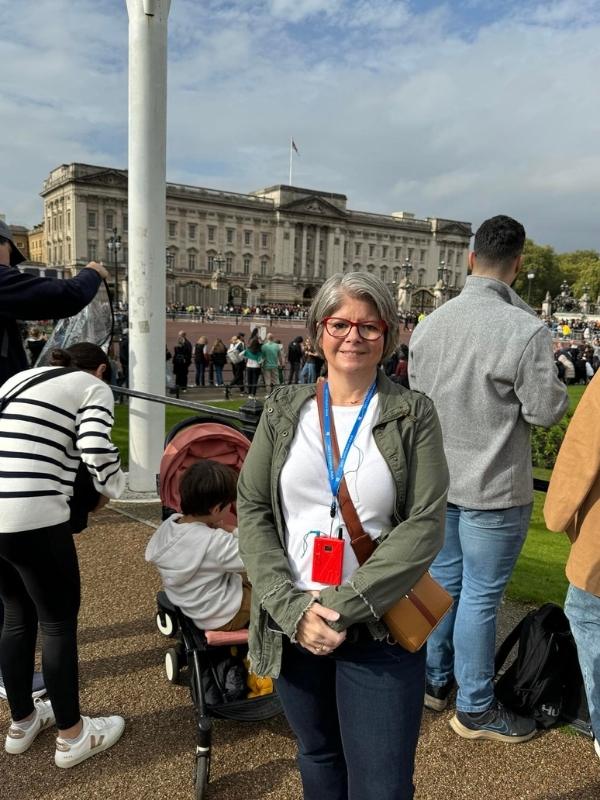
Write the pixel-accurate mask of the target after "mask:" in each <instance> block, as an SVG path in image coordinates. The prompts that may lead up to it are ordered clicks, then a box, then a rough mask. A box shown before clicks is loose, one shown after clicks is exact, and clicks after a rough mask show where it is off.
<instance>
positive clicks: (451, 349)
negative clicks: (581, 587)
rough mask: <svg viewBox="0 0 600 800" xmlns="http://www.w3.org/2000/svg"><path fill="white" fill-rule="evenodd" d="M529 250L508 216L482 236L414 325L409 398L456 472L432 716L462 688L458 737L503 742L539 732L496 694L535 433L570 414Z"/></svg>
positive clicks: (432, 674)
mask: <svg viewBox="0 0 600 800" xmlns="http://www.w3.org/2000/svg"><path fill="white" fill-rule="evenodd" d="M524 244H525V230H524V228H523V226H522V225H521V224H520V223H518V222H517V221H516V220H514V219H511V218H510V217H506V216H497V217H493V218H492V219H489V220H486V221H485V222H484V223H483V224H482V225H481V227H480V228H479V230H478V231H477V233H476V234H475V242H474V248H473V252H471V253H469V266H470V268H471V275H470V276H469V277H468V278H467V281H466V283H465V288H464V289H463V291H462V292H461V294H460V295H459V296H458V297H456V298H455V299H453V300H451V301H450V302H448V303H446V304H445V305H443V306H442V307H441V308H439V309H438V310H437V311H435V312H434V313H433V314H431V315H430V316H429V317H427V318H426V319H425V320H424V321H423V322H422V323H421V324H420V325H418V326H417V328H416V329H415V332H414V333H413V335H412V339H411V342H410V345H411V353H410V360H409V376H410V384H411V388H412V389H418V390H420V391H422V392H425V393H426V394H427V395H429V396H430V397H431V398H432V399H433V401H434V403H435V406H436V410H437V412H438V415H439V418H440V422H441V426H442V433H443V437H444V449H445V452H446V458H447V459H448V467H449V470H450V490H449V492H448V508H447V517H446V538H445V544H444V547H443V549H442V550H441V552H440V553H439V555H438V556H437V558H436V560H435V561H434V563H433V565H432V568H431V573H432V575H433V576H434V577H435V578H436V579H437V580H438V581H439V582H440V583H441V584H442V585H443V586H445V587H446V589H447V590H448V591H449V592H450V593H451V594H452V596H453V597H454V600H455V603H454V606H453V609H452V611H451V612H450V613H449V614H448V615H447V617H446V618H445V620H444V621H443V623H442V624H441V625H440V627H439V628H438V629H437V630H436V631H435V632H434V633H433V635H432V636H431V637H430V639H429V641H428V647H427V689H426V694H425V705H426V706H427V707H428V708H432V709H434V710H436V711H441V710H443V709H444V708H445V707H446V705H447V702H448V695H449V693H450V691H451V689H452V687H453V685H454V682H455V679H456V682H457V683H458V694H457V698H456V715H455V716H454V717H453V718H452V720H451V722H450V724H451V726H452V728H453V730H454V731H455V732H456V733H458V734H459V735H460V736H463V737H465V738H468V739H495V740H500V741H506V742H521V741H525V740H527V739H530V738H531V737H532V736H533V735H534V733H535V724H534V722H533V721H531V720H528V719H524V718H523V717H519V716H518V715H516V714H514V713H513V712H510V711H509V710H508V709H505V708H502V707H499V706H498V705H497V703H496V701H495V698H494V687H493V675H494V649H495V635H496V615H497V609H498V606H499V604H500V601H501V599H502V595H503V593H504V589H505V587H506V584H507V583H508V580H509V578H510V576H511V574H512V571H513V568H514V565H515V562H516V560H517V558H518V556H519V553H520V552H521V548H522V546H523V542H524V540H525V536H526V534H527V529H528V526H529V519H530V516H531V509H532V501H533V480H532V469H531V445H530V429H531V425H541V426H543V427H549V426H550V425H553V424H554V423H556V422H558V421H559V420H560V418H561V417H562V415H563V414H564V413H565V411H566V409H567V406H568V396H567V391H566V388H565V386H564V385H563V384H562V383H561V382H560V381H559V379H558V376H557V372H556V367H555V365H554V358H553V354H552V340H551V334H550V331H549V330H548V328H547V327H546V326H545V325H544V324H543V323H542V322H540V320H539V319H538V318H537V317H536V315H535V313H534V312H533V311H532V310H531V308H529V306H528V305H527V304H526V303H524V302H523V301H522V300H521V299H520V297H519V296H518V295H517V294H516V293H515V292H514V291H513V290H512V289H511V288H510V287H511V284H512V283H513V281H514V280H515V278H516V276H517V273H518V272H519V269H520V267H521V262H522V252H523V246H524Z"/></svg>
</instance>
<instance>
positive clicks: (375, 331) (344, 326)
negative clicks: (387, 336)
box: [321, 317, 387, 342]
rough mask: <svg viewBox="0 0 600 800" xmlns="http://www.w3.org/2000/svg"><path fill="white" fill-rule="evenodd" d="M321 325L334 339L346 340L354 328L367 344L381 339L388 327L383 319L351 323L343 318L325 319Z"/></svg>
mask: <svg viewBox="0 0 600 800" xmlns="http://www.w3.org/2000/svg"><path fill="white" fill-rule="evenodd" d="M321 324H322V325H324V326H325V330H326V331H327V333H328V334H329V335H330V336H333V338H334V339H345V338H346V336H348V334H349V333H350V331H351V330H352V328H356V330H357V331H358V335H359V336H360V338H361V339H365V340H366V341H367V342H374V341H376V340H377V339H381V337H382V336H383V334H384V333H385V332H386V331H387V325H386V324H385V322H384V321H383V320H382V319H378V320H370V319H367V320H361V321H360V322H351V320H349V319H343V318H342V317H325V319H323V320H321Z"/></svg>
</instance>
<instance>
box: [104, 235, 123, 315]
mask: <svg viewBox="0 0 600 800" xmlns="http://www.w3.org/2000/svg"><path fill="white" fill-rule="evenodd" d="M107 244H108V252H109V253H110V254H111V255H112V257H113V258H114V264H115V311H118V310H119V250H120V249H121V237H120V236H118V235H117V229H116V228H113V232H112V236H111V237H110V239H109V240H108V242H107Z"/></svg>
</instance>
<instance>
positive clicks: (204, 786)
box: [194, 756, 210, 800]
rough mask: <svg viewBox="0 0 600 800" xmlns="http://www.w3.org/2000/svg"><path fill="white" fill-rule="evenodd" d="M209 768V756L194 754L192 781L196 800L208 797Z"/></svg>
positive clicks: (203, 799) (204, 799)
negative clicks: (194, 763) (194, 762)
mask: <svg viewBox="0 0 600 800" xmlns="http://www.w3.org/2000/svg"><path fill="white" fill-rule="evenodd" d="M209 770H210V757H209V756H196V765H195V767H194V783H195V784H196V785H195V792H194V796H195V797H196V800H206V798H207V797H208V774H209Z"/></svg>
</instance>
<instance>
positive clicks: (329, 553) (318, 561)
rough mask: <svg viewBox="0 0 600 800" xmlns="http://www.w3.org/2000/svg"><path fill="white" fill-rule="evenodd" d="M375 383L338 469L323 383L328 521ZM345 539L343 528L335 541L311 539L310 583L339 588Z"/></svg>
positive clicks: (334, 508)
mask: <svg viewBox="0 0 600 800" xmlns="http://www.w3.org/2000/svg"><path fill="white" fill-rule="evenodd" d="M375 389H376V382H375V381H374V382H373V384H372V385H371V387H370V388H369V391H368V392H367V395H366V397H365V399H364V401H363V404H362V406H361V409H360V411H359V413H358V417H357V418H356V420H355V422H354V425H353V427H352V430H351V431H350V436H349V437H348V441H347V442H346V446H345V447H344V452H343V453H342V454H341V456H340V461H339V464H338V466H337V469H334V465H333V447H332V444H331V402H330V396H329V386H328V384H327V383H326V384H325V386H324V391H323V406H324V414H323V430H324V434H325V436H324V438H325V460H326V462H327V472H328V475H329V485H330V487H331V495H332V503H331V511H330V513H331V517H332V519H333V517H335V514H336V511H337V495H338V490H339V488H340V483H341V482H342V480H343V478H344V466H345V464H346V459H347V457H348V453H349V452H350V448H351V447H352V445H353V443H354V440H355V439H356V436H357V434H358V430H359V428H360V425H361V422H362V421H363V419H364V417H365V414H366V413H367V409H368V407H369V403H370V402H371V399H372V397H373V395H374V394H375ZM344 545H345V542H344V539H343V538H342V528H341V527H340V528H339V531H338V536H337V538H334V537H333V536H317V537H316V538H315V539H313V554H312V576H311V577H312V580H313V581H318V582H319V583H325V584H328V585H330V586H339V585H340V583H341V582H342V574H343V564H344Z"/></svg>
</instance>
